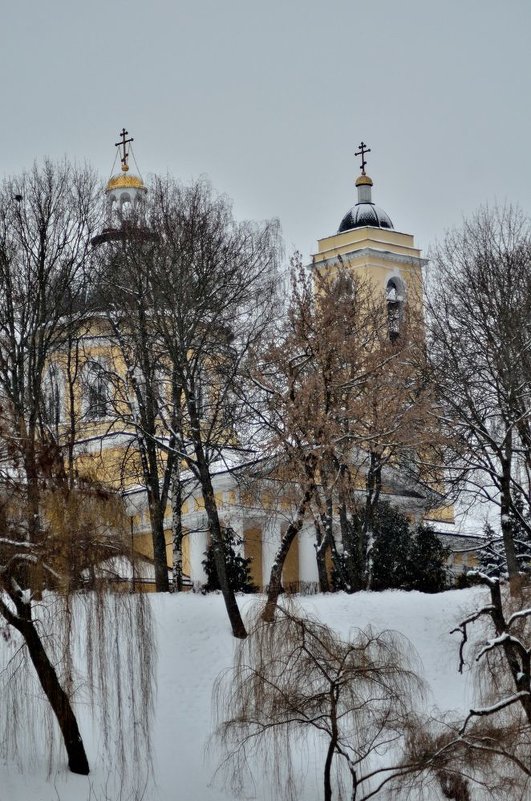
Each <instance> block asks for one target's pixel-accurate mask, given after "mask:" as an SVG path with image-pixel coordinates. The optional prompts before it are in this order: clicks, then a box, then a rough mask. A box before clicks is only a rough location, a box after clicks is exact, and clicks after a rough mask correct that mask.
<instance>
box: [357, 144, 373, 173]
mask: <svg viewBox="0 0 531 801" xmlns="http://www.w3.org/2000/svg"><path fill="white" fill-rule="evenodd" d="M358 147H359V150H357V151H356V153H354V155H355V156H361V174H362V175H365V165H366V164H367V162H366V161H365V153H370V152H371V149H370V147H367V145H366V144H365V142H362V143H361V145H358Z"/></svg>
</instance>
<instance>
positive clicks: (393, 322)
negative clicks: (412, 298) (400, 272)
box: [385, 276, 406, 342]
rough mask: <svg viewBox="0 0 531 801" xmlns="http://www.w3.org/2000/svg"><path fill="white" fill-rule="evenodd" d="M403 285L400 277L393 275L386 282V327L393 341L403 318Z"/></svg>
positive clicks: (396, 337)
mask: <svg viewBox="0 0 531 801" xmlns="http://www.w3.org/2000/svg"><path fill="white" fill-rule="evenodd" d="M405 295H406V293H405V285H404V282H403V281H402V279H401V278H399V277H398V276H394V277H393V278H390V279H389V281H388V282H387V286H386V288H385V298H386V301H387V328H388V331H389V339H390V340H391V342H395V341H396V340H397V339H398V337H399V336H400V327H401V324H402V322H403V319H404V302H405V299H406V297H405Z"/></svg>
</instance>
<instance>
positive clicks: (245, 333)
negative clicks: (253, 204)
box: [111, 178, 279, 637]
mask: <svg viewBox="0 0 531 801" xmlns="http://www.w3.org/2000/svg"><path fill="white" fill-rule="evenodd" d="M148 197H149V199H148V201H147V203H146V207H145V218H144V219H145V225H146V228H147V230H149V232H150V238H149V239H142V238H140V237H137V238H132V239H131V240H130V241H129V242H128V243H127V245H126V246H125V247H124V248H122V249H121V251H120V254H119V255H117V254H115V257H114V258H115V260H114V263H113V265H112V269H113V270H114V276H115V277H114V278H113V279H112V280H111V287H112V291H113V292H115V291H116V290H117V289H118V290H119V291H118V293H117V298H116V300H115V302H112V304H111V309H112V314H113V315H116V314H117V308H118V307H119V306H120V305H121V303H122V301H123V299H124V298H126V303H125V304H124V308H125V311H126V314H128V315H129V320H125V319H124V314H123V313H122V314H120V317H119V318H116V320H115V321H113V329H114V331H115V333H116V335H117V336H118V339H119V341H120V342H121V347H122V354H124V353H125V354H126V356H127V358H126V363H127V364H128V366H129V372H130V376H131V378H132V381H133V383H134V381H135V380H136V389H135V391H136V394H137V402H138V408H139V414H138V420H137V422H136V423H135V426H136V431H137V436H138V437H139V438H140V439H141V441H142V443H143V449H144V450H145V454H146V459H145V465H143V466H144V468H145V478H146V486H147V487H148V492H151V494H152V496H153V498H154V501H155V503H154V504H153V508H156V509H157V510H158V512H157V513H158V515H159V518H160V521H159V523H160V525H159V526H158V529H159V533H158V534H157V541H158V543H159V546H160V547H159V551H160V555H162V543H163V540H162V535H161V534H160V528H161V526H162V520H163V512H164V508H165V504H166V501H167V498H168V495H169V492H170V489H171V490H172V501H173V513H174V514H173V517H174V520H175V526H174V528H175V532H176V533H175V540H176V541H177V540H179V539H182V526H180V518H179V511H180V510H179V509H178V508H177V507H178V506H179V501H178V497H177V496H178V494H179V492H180V491H182V487H183V482H184V481H185V480H188V481H189V482H190V483H192V482H193V483H195V484H197V485H198V486H199V487H200V489H201V493H202V496H203V499H204V504H205V511H206V515H207V519H208V526H209V532H210V536H211V538H212V545H213V552H214V557H215V562H216V570H217V573H218V578H219V581H220V586H221V588H222V592H223V595H224V599H225V604H226V606H227V610H228V613H229V618H230V620H231V625H232V629H233V633H234V634H235V636H237V637H243V636H245V627H244V625H243V622H242V620H241V616H240V613H239V610H238V606H237V603H236V599H235V597H234V593H233V592H232V590H231V589H230V587H229V585H228V582H227V579H226V569H225V562H224V555H223V554H224V550H223V526H222V523H221V521H220V517H219V512H218V508H217V503H216V498H215V492H214V483H213V473H214V471H215V470H216V467H217V465H220V464H223V461H224V460H226V459H227V458H230V454H231V452H232V453H234V452H238V450H239V449H240V448H241V442H240V440H239V434H240V431H241V426H240V424H242V419H243V414H244V406H243V404H242V402H241V401H240V400H239V392H238V391H237V385H238V382H239V381H240V377H241V374H242V369H241V365H242V362H243V360H244V359H245V358H246V357H247V354H248V352H249V349H250V347H251V346H252V345H254V344H255V343H256V342H257V340H258V339H259V338H260V337H261V336H262V334H263V331H264V330H265V329H266V328H267V326H268V325H270V324H271V316H272V315H271V312H272V309H273V306H274V296H275V292H274V287H275V276H276V266H277V262H278V254H279V244H278V231H277V225H276V223H269V224H265V225H263V226H260V225H253V224H250V223H236V222H235V221H234V219H233V216H232V212H231V208H230V205H229V203H228V201H227V200H226V198H223V197H216V196H214V194H213V192H212V190H211V189H210V187H209V186H208V185H207V184H206V183H205V182H198V183H196V184H194V185H192V186H190V187H183V186H180V185H178V184H177V183H176V182H174V181H173V180H171V179H169V178H168V179H165V180H162V179H155V180H154V182H153V184H152V186H151V189H150V193H149V196H148ZM117 264H118V269H116V267H117ZM111 274H112V270H111ZM124 323H125V325H124ZM120 337H121V339H120ZM135 369H137V371H138V372H137V375H138V376H139V379H135V378H134V376H135ZM139 381H140V382H141V383H142V388H143V395H142V397H140V395H139V392H138V390H139ZM156 383H158V385H159V389H157V390H155V384H156ZM160 387H162V388H163V389H162V391H161V389H160ZM161 454H162V455H163V458H162V465H163V466H162V468H161ZM184 473H186V474H187V475H186V476H183V474H184ZM172 484H173V487H172ZM179 530H180V533H179Z"/></svg>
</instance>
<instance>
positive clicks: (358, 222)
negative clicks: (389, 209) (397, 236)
mask: <svg viewBox="0 0 531 801" xmlns="http://www.w3.org/2000/svg"><path fill="white" fill-rule="evenodd" d="M367 225H373V226H375V227H376V228H393V223H392V222H391V218H390V217H389V215H388V214H386V212H385V211H384V210H383V209H381V208H379V206H375V205H374V203H356V205H355V206H354V207H353V208H352V209H350V211H347V213H346V214H345V216H344V217H343V219H342V220H341V223H340V226H339V229H338V234H342V233H343V231H350V229H351V228H364V227H365V226H367Z"/></svg>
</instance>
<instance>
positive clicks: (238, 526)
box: [228, 511, 245, 556]
mask: <svg viewBox="0 0 531 801" xmlns="http://www.w3.org/2000/svg"><path fill="white" fill-rule="evenodd" d="M228 525H229V526H230V527H231V528H232V530H233V531H234V533H235V535H236V537H237V539H239V540H240V543H239V544H238V543H236V545H235V546H234V552H235V553H236V555H237V556H245V552H244V545H243V540H244V530H245V527H244V519H243V515H240V516H238V517H236V515H235V514H234V511H233V513H232V516H231V518H230V520H229V523H228Z"/></svg>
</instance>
